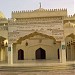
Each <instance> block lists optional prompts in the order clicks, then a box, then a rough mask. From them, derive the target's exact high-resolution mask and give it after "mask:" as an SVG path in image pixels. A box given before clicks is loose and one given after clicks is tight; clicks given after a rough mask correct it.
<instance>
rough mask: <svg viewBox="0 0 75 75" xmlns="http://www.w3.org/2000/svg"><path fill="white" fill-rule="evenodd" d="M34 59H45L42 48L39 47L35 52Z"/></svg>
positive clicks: (44, 52)
mask: <svg viewBox="0 0 75 75" xmlns="http://www.w3.org/2000/svg"><path fill="white" fill-rule="evenodd" d="M35 55H36V59H46V51H45V50H44V49H42V48H39V49H37V50H36V52H35Z"/></svg>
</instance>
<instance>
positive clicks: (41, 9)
mask: <svg viewBox="0 0 75 75" xmlns="http://www.w3.org/2000/svg"><path fill="white" fill-rule="evenodd" d="M34 11H45V9H43V8H39V9H36V10H34Z"/></svg>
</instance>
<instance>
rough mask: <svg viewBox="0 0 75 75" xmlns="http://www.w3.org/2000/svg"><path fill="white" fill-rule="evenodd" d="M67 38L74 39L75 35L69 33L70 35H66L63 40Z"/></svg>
mask: <svg viewBox="0 0 75 75" xmlns="http://www.w3.org/2000/svg"><path fill="white" fill-rule="evenodd" d="M67 37H71V38H72V39H75V34H74V33H71V34H69V35H67V36H66V37H65V38H67Z"/></svg>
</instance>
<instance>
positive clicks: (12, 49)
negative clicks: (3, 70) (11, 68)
mask: <svg viewBox="0 0 75 75" xmlns="http://www.w3.org/2000/svg"><path fill="white" fill-rule="evenodd" d="M11 64H13V44H11Z"/></svg>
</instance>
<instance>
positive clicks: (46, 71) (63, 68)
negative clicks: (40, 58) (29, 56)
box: [0, 64, 75, 75]
mask: <svg viewBox="0 0 75 75" xmlns="http://www.w3.org/2000/svg"><path fill="white" fill-rule="evenodd" d="M0 75H75V64H70V65H56V66H0Z"/></svg>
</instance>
